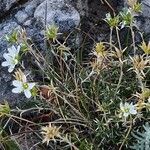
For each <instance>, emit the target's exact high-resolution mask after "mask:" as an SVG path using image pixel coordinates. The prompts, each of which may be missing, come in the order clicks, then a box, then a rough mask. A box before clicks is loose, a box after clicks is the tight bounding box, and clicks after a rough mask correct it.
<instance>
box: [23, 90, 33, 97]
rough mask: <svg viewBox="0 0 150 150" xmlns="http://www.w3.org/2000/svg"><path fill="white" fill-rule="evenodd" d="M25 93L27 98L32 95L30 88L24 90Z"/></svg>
mask: <svg viewBox="0 0 150 150" xmlns="http://www.w3.org/2000/svg"><path fill="white" fill-rule="evenodd" d="M24 94H25V96H26V97H27V98H30V97H31V96H32V95H31V92H30V90H28V89H27V90H24Z"/></svg>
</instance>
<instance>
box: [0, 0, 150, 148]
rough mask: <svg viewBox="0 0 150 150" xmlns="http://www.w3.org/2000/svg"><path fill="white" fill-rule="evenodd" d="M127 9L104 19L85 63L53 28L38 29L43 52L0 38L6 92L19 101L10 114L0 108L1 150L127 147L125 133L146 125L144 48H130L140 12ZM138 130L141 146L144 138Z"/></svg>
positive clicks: (149, 110) (148, 49) (22, 40)
mask: <svg viewBox="0 0 150 150" xmlns="http://www.w3.org/2000/svg"><path fill="white" fill-rule="evenodd" d="M128 3H129V7H128V8H126V9H124V10H122V11H121V12H120V13H119V14H117V15H116V14H114V15H111V14H107V15H106V18H105V19H104V20H105V22H106V23H107V24H108V26H109V27H110V38H109V41H95V44H94V46H93V49H92V50H91V53H90V54H89V59H88V61H86V62H84V61H83V59H82V58H81V57H79V53H80V49H79V50H74V49H73V48H70V47H69V46H68V45H67V40H68V38H70V36H68V37H67V38H66V39H65V40H64V42H62V41H59V38H58V36H59V33H58V32H59V28H58V27H57V26H55V25H52V26H47V27H46V28H45V29H46V30H45V32H44V33H45V37H44V44H43V47H44V49H45V51H44V52H43V51H40V50H39V49H38V48H37V45H35V44H34V42H33V41H32V39H30V38H29V37H28V36H27V33H26V31H25V30H23V29H22V30H19V31H15V32H14V33H12V35H9V36H7V37H6V39H7V41H8V42H9V45H8V47H9V48H8V52H7V53H4V55H3V56H4V58H5V61H4V62H3V63H2V66H4V67H8V72H9V73H12V74H13V77H14V80H13V81H12V85H13V89H12V92H13V93H14V94H24V95H25V102H24V105H22V106H21V107H20V108H18V107H16V108H14V109H12V108H11V107H10V106H9V104H8V103H7V102H5V103H4V104H1V105H0V118H1V120H0V121H1V125H0V142H1V145H0V146H1V147H2V148H3V149H7V150H11V147H6V146H7V145H8V144H6V143H7V142H11V144H13V145H14V147H17V148H16V149H18V145H21V144H23V143H22V141H25V143H26V147H28V149H29V147H30V149H34V148H37V149H52V150H53V149H57V150H62V149H63V150H69V149H74V150H78V149H79V150H106V149H115V150H116V149H119V150H121V149H129V148H130V146H131V145H133V142H132V141H133V140H134V137H133V136H132V135H131V132H132V131H134V130H138V129H139V128H140V127H141V125H140V126H139V125H138V124H143V123H145V122H148V121H149V114H150V85H149V72H150V71H149V69H150V61H149V59H150V56H149V54H150V44H149V43H147V42H146V41H144V38H143V35H142V34H140V35H141V39H142V41H141V43H139V44H137V43H136V42H135V31H136V22H135V16H136V13H140V12H141V9H140V8H141V4H140V3H138V2H137V1H136V0H134V1H132V0H129V1H128ZM123 29H129V31H130V33H131V34H130V35H131V38H130V41H132V42H131V45H130V44H127V45H125V44H124V43H121V40H120V38H121V37H120V35H121V34H120V32H119V31H120V30H123ZM72 51H73V52H72ZM28 58H31V59H28ZM29 66H30V68H29ZM28 69H30V71H29V70H28ZM27 98H30V101H28V102H26V99H27ZM144 128H145V130H146V132H145V133H146V135H145V133H142V134H140V135H141V136H142V137H143V138H145V137H148V136H147V133H149V132H147V129H148V127H144ZM143 135H144V136H143ZM136 137H137V136H136ZM138 140H140V141H143V139H141V138H138ZM29 141H30V142H29ZM138 144H141V143H140V142H138Z"/></svg>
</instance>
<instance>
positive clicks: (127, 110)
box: [120, 102, 137, 118]
mask: <svg viewBox="0 0 150 150" xmlns="http://www.w3.org/2000/svg"><path fill="white" fill-rule="evenodd" d="M120 110H121V113H122V115H123V116H124V117H125V118H127V117H128V116H129V115H135V114H137V111H136V107H135V106H134V105H133V104H132V103H131V104H129V103H126V102H125V104H123V103H122V102H121V103H120Z"/></svg>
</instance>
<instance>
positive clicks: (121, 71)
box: [115, 62, 123, 97]
mask: <svg viewBox="0 0 150 150" xmlns="http://www.w3.org/2000/svg"><path fill="white" fill-rule="evenodd" d="M122 78H123V63H122V62H120V77H119V81H118V84H117V88H116V91H115V97H116V95H117V92H118V89H119V88H120V84H121V81H122Z"/></svg>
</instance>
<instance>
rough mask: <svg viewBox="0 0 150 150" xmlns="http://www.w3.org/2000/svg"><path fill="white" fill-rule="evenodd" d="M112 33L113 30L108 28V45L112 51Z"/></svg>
mask: <svg viewBox="0 0 150 150" xmlns="http://www.w3.org/2000/svg"><path fill="white" fill-rule="evenodd" d="M112 32H113V28H112V27H111V28H110V39H109V43H110V50H112Z"/></svg>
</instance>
